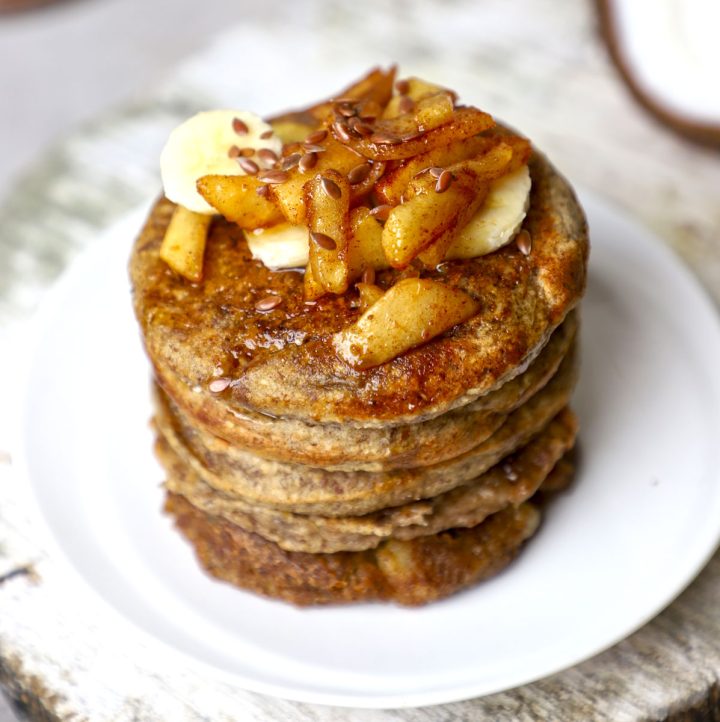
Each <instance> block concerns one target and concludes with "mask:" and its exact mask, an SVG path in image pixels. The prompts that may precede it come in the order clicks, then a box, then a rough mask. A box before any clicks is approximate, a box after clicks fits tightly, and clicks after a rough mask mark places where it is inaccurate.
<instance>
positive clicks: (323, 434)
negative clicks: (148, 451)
mask: <svg viewBox="0 0 720 722" xmlns="http://www.w3.org/2000/svg"><path fill="white" fill-rule="evenodd" d="M577 325H578V323H577V318H576V314H575V313H574V312H571V313H570V314H569V316H568V317H567V318H566V319H565V321H564V322H563V323H562V324H561V326H560V327H559V328H558V329H557V330H556V331H555V332H554V333H553V334H552V336H551V337H550V340H549V341H548V343H547V344H546V346H545V347H544V348H543V349H542V351H541V352H540V354H539V356H538V358H537V359H535V361H533V363H532V364H531V365H530V367H529V368H528V369H527V370H526V371H525V372H524V373H522V374H520V375H519V376H516V377H515V378H514V379H512V380H511V381H509V382H508V383H506V384H504V385H503V386H501V387H500V388H499V389H496V390H495V391H492V392H491V393H489V394H487V395H485V396H483V397H481V398H480V399H478V400H476V401H475V402H473V403H471V404H468V405H466V406H463V407H461V408H458V409H455V410H453V411H451V412H449V413H447V414H443V415H442V416H438V417H434V418H432V419H428V420H425V421H420V422H418V423H416V424H412V425H405V426H397V425H388V426H382V427H370V428H362V427H357V426H351V425H347V424H317V423H310V422H307V421H303V420H301V419H286V418H273V417H269V416H264V415H261V414H257V413H253V412H245V413H243V414H242V415H240V414H237V413H234V414H232V415H229V414H228V413H227V409H225V408H223V407H222V405H218V404H208V402H207V398H206V396H205V395H204V394H202V393H195V392H194V391H193V389H190V388H187V387H186V386H184V384H182V383H181V381H180V380H179V379H178V378H177V377H173V376H172V375H169V372H168V371H167V370H165V369H156V377H157V380H158V382H159V383H160V385H161V386H162V387H163V389H164V391H165V392H166V394H167V395H168V396H169V397H170V398H171V399H172V400H173V402H174V404H175V405H176V406H178V407H179V408H180V409H182V412H183V415H184V416H186V417H187V418H189V419H192V420H193V424H194V425H196V426H199V427H202V429H204V430H205V431H207V432H209V433H211V434H213V435H215V436H219V437H221V438H223V439H225V440H226V441H228V442H229V443H231V444H232V445H233V446H236V447H241V448H244V449H249V450H252V452H253V453H254V454H256V455H259V456H263V457H265V458H269V459H276V460H279V461H292V462H296V463H301V464H309V465H311V466H318V467H323V468H326V469H331V468H333V469H348V470H352V469H366V470H372V469H382V468H398V467H414V466H423V465H426V464H429V463H438V462H440V461H443V460H446V459H451V458H453V457H455V456H458V455H459V454H462V453H464V452H465V451H468V450H469V449H471V448H473V447H474V446H477V445H478V444H479V443H481V442H482V441H484V440H485V439H487V438H489V437H490V436H491V435H492V434H493V433H494V432H495V431H496V430H497V429H498V428H499V427H500V426H501V425H502V423H503V422H504V421H505V417H506V416H507V414H508V413H510V412H511V411H513V410H514V409H516V408H517V407H518V406H520V405H522V404H523V403H524V402H525V401H526V400H527V399H529V398H530V397H531V396H532V395H533V394H534V393H536V392H537V391H538V390H539V389H540V388H542V387H543V386H544V385H545V384H546V383H547V382H548V381H549V379H550V378H551V377H552V376H553V375H554V373H555V372H556V371H557V369H558V367H559V365H560V363H561V361H562V359H563V358H564V357H565V355H566V354H567V353H568V350H569V349H570V347H571V345H572V343H573V341H574V339H575V336H576V331H577ZM216 413H219V414H220V416H215V414H216Z"/></svg>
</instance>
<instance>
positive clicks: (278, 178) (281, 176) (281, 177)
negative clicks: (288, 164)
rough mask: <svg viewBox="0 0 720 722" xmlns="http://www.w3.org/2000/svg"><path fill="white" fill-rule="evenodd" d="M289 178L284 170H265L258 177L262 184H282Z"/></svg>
mask: <svg viewBox="0 0 720 722" xmlns="http://www.w3.org/2000/svg"><path fill="white" fill-rule="evenodd" d="M289 177H290V176H289V175H288V174H287V173H286V172H285V171H284V170H266V171H264V172H263V173H260V175H258V180H259V181H262V182H263V183H284V182H285V181H286V180H287V179H288V178H289Z"/></svg>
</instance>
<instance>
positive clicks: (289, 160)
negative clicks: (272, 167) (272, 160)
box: [280, 153, 302, 170]
mask: <svg viewBox="0 0 720 722" xmlns="http://www.w3.org/2000/svg"><path fill="white" fill-rule="evenodd" d="M301 158H302V154H300V153H291V154H290V155H289V156H287V157H285V158H283V159H282V161H280V169H281V170H290V169H291V168H294V167H295V166H296V165H297V164H298V163H299V162H300V159H301Z"/></svg>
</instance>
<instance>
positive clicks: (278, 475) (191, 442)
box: [155, 354, 577, 516]
mask: <svg viewBox="0 0 720 722" xmlns="http://www.w3.org/2000/svg"><path fill="white" fill-rule="evenodd" d="M576 376H577V368H576V362H575V357H574V354H571V355H570V356H567V357H566V358H565V359H564V360H563V363H562V365H561V367H560V369H559V370H558V372H557V373H556V375H555V376H554V377H553V379H552V380H551V381H550V382H549V383H548V384H547V385H546V386H545V387H544V388H543V389H541V390H540V391H539V392H538V393H537V394H535V395H534V396H533V397H532V398H530V399H529V400H528V401H527V402H526V403H525V404H523V405H522V406H521V407H520V408H519V409H517V410H516V411H514V412H513V413H512V414H510V415H509V416H508V418H507V420H506V421H505V423H504V424H503V425H502V426H501V427H500V429H498V431H497V432H496V433H495V434H493V435H492V436H491V437H490V438H489V439H487V440H486V441H484V442H483V443H481V444H479V445H478V446H477V447H476V448H474V449H471V450H470V451H468V452H465V453H464V454H461V455H460V456H458V457H456V458H454V459H450V460H447V461H444V462H441V463H438V464H433V465H430V466H425V467H417V468H413V469H390V470H381V471H337V470H327V469H320V468H314V467H308V466H304V465H300V464H289V463H283V462H277V461H269V460H267V459H263V458H261V457H257V456H255V455H253V454H252V453H251V452H246V451H244V450H241V449H238V448H236V447H233V446H231V445H229V444H227V442H224V441H222V440H218V439H216V438H214V437H212V436H211V435H209V434H206V433H201V432H199V431H198V430H197V429H196V428H194V427H193V426H192V424H191V423H189V422H187V421H186V422H185V423H184V424H183V422H182V420H181V417H180V415H179V414H178V413H177V410H174V411H173V410H172V407H171V406H170V405H169V404H168V403H165V404H162V403H160V404H159V405H158V409H157V414H156V418H155V423H156V426H157V428H158V431H159V433H160V434H161V435H162V436H163V437H164V438H165V439H166V441H167V442H168V444H169V446H170V447H171V448H172V449H173V451H174V452H175V453H176V454H177V455H178V456H179V457H180V458H181V459H182V460H183V462H184V463H185V464H187V465H188V466H190V467H191V468H193V470H194V471H195V473H197V474H198V475H199V476H200V477H201V478H202V479H203V480H204V481H205V482H206V483H207V484H208V485H209V486H211V487H212V488H213V489H215V490H217V491H219V492H222V493H225V494H228V495H233V496H239V497H242V498H244V499H246V500H247V501H248V502H250V503H252V504H256V505H264V506H268V507H272V508H276V509H281V510H284V511H294V512H298V513H305V514H313V513H314V514H321V515H324V516H359V515H361V514H366V513H369V512H372V511H377V510H379V509H384V508H386V507H391V506H399V505H401V504H405V503H408V502H411V501H416V500H418V499H425V498H430V497H433V496H437V495H438V494H441V493H444V492H446V491H450V490H451V489H454V488H456V487H458V486H461V485H463V484H466V483H467V482H469V481H471V480H472V479H475V478H477V477H478V476H479V475H480V474H483V473H484V472H485V471H487V470H488V469H489V468H490V467H492V466H493V465H495V464H497V463H498V462H499V461H500V460H501V459H502V458H503V457H505V456H507V454H509V453H511V452H513V451H515V450H516V449H519V448H520V447H522V446H523V445H524V444H526V443H527V442H528V441H529V440H530V439H532V438H533V437H534V436H535V435H537V434H538V433H539V432H540V431H541V430H542V429H543V428H544V427H545V426H546V425H547V424H548V423H549V422H550V420H551V419H552V418H553V417H554V416H555V415H557V414H558V413H559V412H560V411H561V410H562V409H563V408H564V407H565V406H566V405H567V404H568V401H569V399H570V395H571V394H572V390H573V387H574V383H575V379H576Z"/></svg>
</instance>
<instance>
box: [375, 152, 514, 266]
mask: <svg viewBox="0 0 720 722" xmlns="http://www.w3.org/2000/svg"><path fill="white" fill-rule="evenodd" d="M512 155H513V151H512V148H511V147H510V146H509V145H507V144H505V143H500V144H498V145H496V146H494V147H493V148H492V149H491V150H490V151H488V153H486V154H485V155H484V156H481V157H480V158H478V159H475V160H465V161H461V162H460V163H456V164H454V165H452V166H450V167H449V168H447V169H446V170H445V171H444V172H443V173H444V174H447V178H446V179H447V180H448V183H449V185H447V186H446V187H445V188H441V184H442V180H443V177H440V178H437V179H436V178H435V177H434V176H433V175H432V174H431V173H429V172H428V173H424V174H422V175H420V176H418V177H416V178H415V179H413V180H412V181H411V183H410V185H409V186H408V194H409V195H410V198H409V200H407V201H406V202H405V203H403V204H402V205H400V206H396V207H395V208H394V209H393V210H392V211H391V212H390V215H389V216H388V219H387V222H386V223H385V228H383V234H382V243H383V249H384V251H385V255H386V256H387V259H388V261H389V262H390V265H392V266H393V267H395V268H404V267H405V266H407V265H408V264H409V263H410V261H412V259H413V258H415V256H417V255H418V254H420V253H421V252H422V251H423V250H425V249H426V248H428V247H430V246H432V245H433V244H436V246H435V249H434V250H433V251H432V252H431V254H430V255H431V256H432V257H434V256H436V255H437V256H439V258H440V259H441V260H442V257H443V256H444V253H445V251H446V250H447V248H448V247H449V245H450V243H452V240H453V238H454V234H455V233H457V231H458V230H459V229H460V228H462V227H463V226H464V225H465V223H467V221H468V220H470V218H472V216H473V214H474V213H475V211H476V210H477V209H478V208H479V207H480V205H481V204H482V202H483V201H484V199H485V196H486V195H487V190H488V188H489V184H490V182H492V181H493V180H495V179H496V178H498V177H499V176H501V175H502V174H503V173H504V172H505V170H506V169H507V167H508V165H509V164H510V161H511V160H512ZM428 260H429V259H428ZM438 262H439V261H438Z"/></svg>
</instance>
